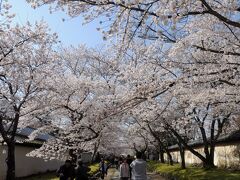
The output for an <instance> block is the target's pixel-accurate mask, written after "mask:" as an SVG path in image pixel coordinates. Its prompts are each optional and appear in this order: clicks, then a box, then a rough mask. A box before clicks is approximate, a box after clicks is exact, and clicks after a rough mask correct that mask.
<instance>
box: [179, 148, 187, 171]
mask: <svg viewBox="0 0 240 180" xmlns="http://www.w3.org/2000/svg"><path fill="white" fill-rule="evenodd" d="M179 150H180V156H181V168H182V169H186V163H185V149H184V147H183V145H182V144H179Z"/></svg>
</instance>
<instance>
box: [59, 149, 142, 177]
mask: <svg viewBox="0 0 240 180" xmlns="http://www.w3.org/2000/svg"><path fill="white" fill-rule="evenodd" d="M142 157H143V155H142V153H140V152H137V153H136V158H135V160H133V159H132V158H131V157H130V155H128V156H127V157H121V158H119V159H117V158H116V159H115V160H114V163H115V165H116V168H117V169H118V170H119V176H120V180H130V179H131V180H147V172H146V168H147V163H146V161H145V160H143V159H142ZM108 168H109V164H108V163H107V162H106V161H105V160H104V159H103V158H101V161H100V163H99V172H100V178H101V179H104V178H105V177H106V176H107V173H108ZM89 171H90V168H89V167H88V166H86V165H85V164H84V163H83V162H82V161H81V160H80V161H78V165H77V167H74V165H73V164H72V162H71V161H70V160H66V161H65V164H64V165H62V166H61V167H60V168H59V170H58V171H57V176H59V178H60V180H74V178H76V180H88V172H89Z"/></svg>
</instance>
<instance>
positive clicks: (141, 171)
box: [119, 152, 147, 180]
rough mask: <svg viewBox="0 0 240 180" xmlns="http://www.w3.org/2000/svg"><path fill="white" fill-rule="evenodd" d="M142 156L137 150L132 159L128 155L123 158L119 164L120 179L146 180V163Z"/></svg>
mask: <svg viewBox="0 0 240 180" xmlns="http://www.w3.org/2000/svg"><path fill="white" fill-rule="evenodd" d="M142 157H143V155H142V153H141V152H137V153H136V159H135V160H134V161H132V160H131V159H130V156H129V155H128V156H127V158H124V159H123V161H122V163H121V164H120V166H119V175H120V180H130V179H131V180H147V170H146V169H147V163H146V161H145V160H143V159H142Z"/></svg>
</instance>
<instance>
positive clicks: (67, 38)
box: [8, 0, 103, 47]
mask: <svg viewBox="0 0 240 180" xmlns="http://www.w3.org/2000/svg"><path fill="white" fill-rule="evenodd" d="M8 2H9V3H10V4H11V5H12V6H13V7H12V12H14V13H16V17H15V22H17V23H19V24H22V25H24V24H25V22H26V21H30V22H35V21H39V20H41V19H43V20H44V21H46V22H47V23H48V24H49V27H50V28H51V30H52V31H53V32H56V33H58V35H59V40H60V41H61V42H62V43H63V44H64V45H75V46H76V45H78V44H86V45H87V46H89V47H95V46H97V45H100V44H102V43H103V40H102V35H101V33H100V32H98V31H97V30H96V28H97V27H99V23H98V22H97V21H95V22H92V23H90V24H86V25H82V23H83V20H82V18H81V17H80V16H79V17H77V18H70V17H69V16H68V15H67V14H66V13H64V12H61V11H59V12H54V13H53V14H50V13H49V10H48V8H49V7H48V6H43V7H40V8H37V9H33V8H31V6H30V5H29V4H28V3H26V2H25V0H9V1H8ZM63 18H64V19H66V21H64V22H63V21H62V19H63Z"/></svg>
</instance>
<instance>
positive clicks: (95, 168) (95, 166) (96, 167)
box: [88, 163, 99, 176]
mask: <svg viewBox="0 0 240 180" xmlns="http://www.w3.org/2000/svg"><path fill="white" fill-rule="evenodd" d="M89 168H90V169H91V170H90V172H88V174H89V175H90V176H93V175H94V174H96V173H97V172H98V171H99V164H98V163H95V164H92V165H90V166H89Z"/></svg>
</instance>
